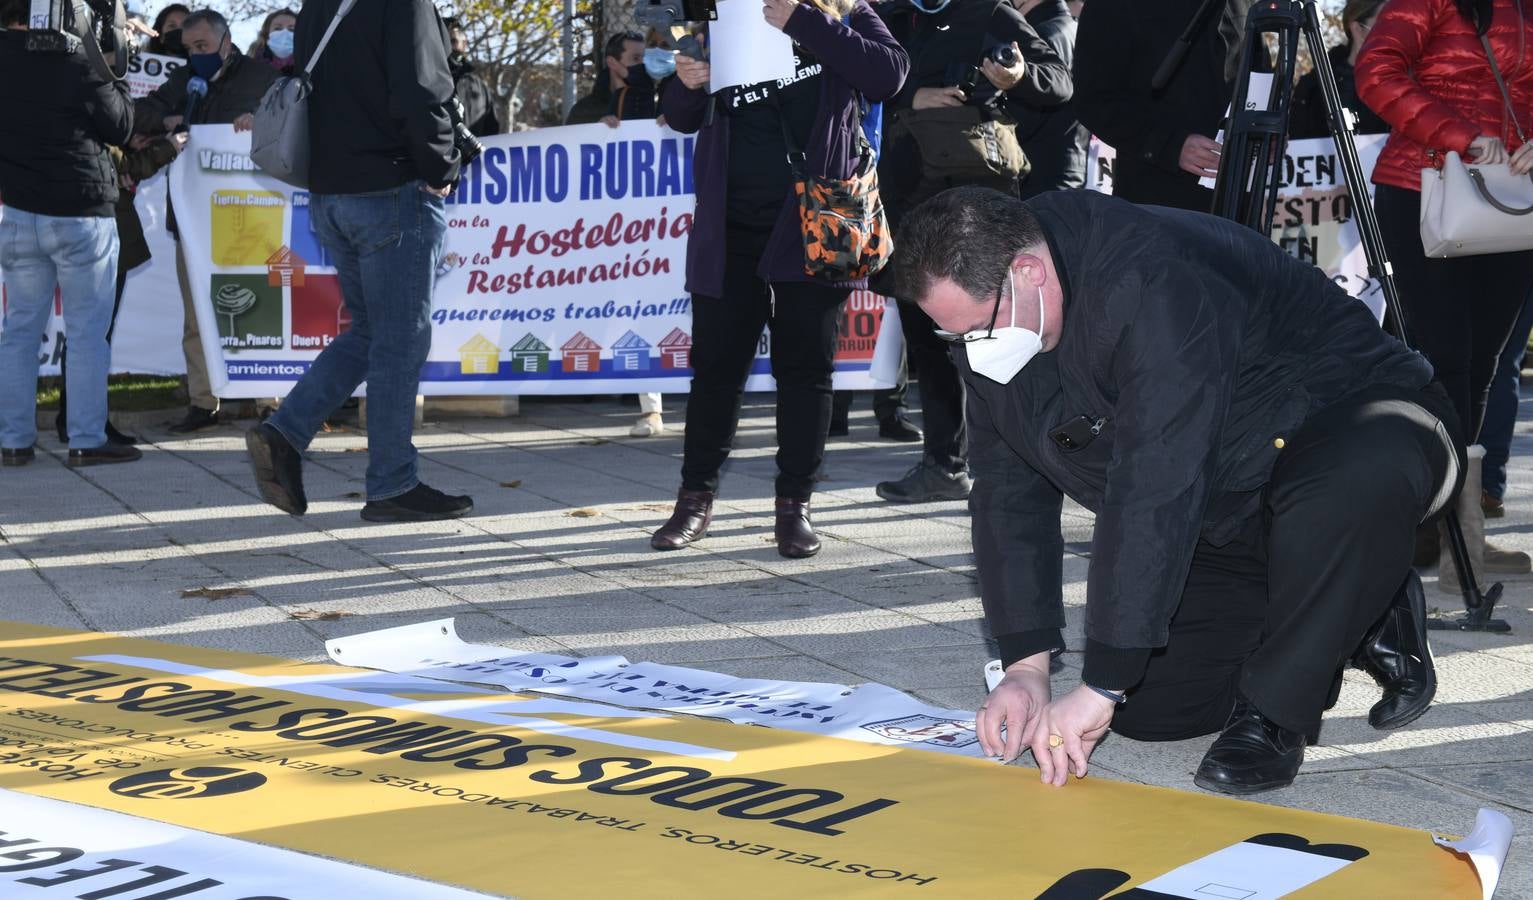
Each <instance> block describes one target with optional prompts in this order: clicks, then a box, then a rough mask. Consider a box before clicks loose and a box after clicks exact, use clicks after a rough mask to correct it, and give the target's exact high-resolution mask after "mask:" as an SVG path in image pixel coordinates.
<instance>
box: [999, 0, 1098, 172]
mask: <svg viewBox="0 0 1533 900" xmlns="http://www.w3.org/2000/svg"><path fill="white" fill-rule="evenodd" d="M1027 24H1029V25H1031V26H1033V30H1035V31H1037V32H1038V36H1039V37H1041V38H1043V40H1044V41H1045V42H1047V43H1048V45H1049V47H1050V48H1052V49H1053V51H1054V53H1055V55H1057V56H1058V57H1059V58H1060V60H1061V61H1063V62H1064V64H1065V68H1067V69H1069V68H1073V67H1074V65H1075V29H1076V26H1075V17H1074V16H1072V15H1070V7H1068V6H1066V5H1065V0H1044V2H1043V3H1040V4H1038V5H1037V6H1035V7H1033V9H1032V11H1031V12H1029V13H1028V14H1027ZM1007 108H1008V109H1010V110H1011V113H1012V115H1013V116H1015V117H1016V120H1017V140H1018V142H1020V143H1021V144H1022V150H1023V151H1024V152H1025V153H1027V161H1028V162H1030V163H1031V164H1032V171H1031V172H1029V173H1028V175H1027V179H1026V180H1024V181H1023V182H1022V198H1023V199H1024V200H1025V199H1027V198H1028V197H1033V196H1037V195H1038V194H1041V193H1043V192H1044V191H1064V190H1070V189H1073V188H1079V187H1085V186H1086V152H1087V150H1088V149H1089V148H1090V146H1091V132H1090V131H1089V130H1087V128H1086V126H1084V125H1082V124H1081V123H1080V120H1079V119H1078V118H1077V117H1076V113H1075V103H1074V102H1073V101H1071V102H1069V103H1062V104H1058V105H1048V106H1046V105H1042V104H1037V103H1031V102H1027V101H1013V102H1010V103H1008V104H1007Z"/></svg>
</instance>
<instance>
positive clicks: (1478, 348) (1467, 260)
mask: <svg viewBox="0 0 1533 900" xmlns="http://www.w3.org/2000/svg"><path fill="white" fill-rule="evenodd" d="M1374 205H1375V206H1376V207H1377V209H1378V214H1379V230H1380V231H1381V232H1383V235H1384V249H1385V250H1386V251H1388V253H1389V261H1390V263H1392V264H1393V266H1394V272H1395V284H1396V285H1398V286H1399V289H1400V303H1401V305H1402V306H1403V307H1404V308H1405V324H1406V328H1407V332H1408V336H1409V338H1410V343H1411V346H1413V347H1415V348H1416V349H1417V350H1420V351H1421V352H1422V354H1423V355H1425V356H1426V358H1427V359H1428V360H1429V361H1431V363H1432V368H1433V369H1434V370H1435V371H1436V372H1437V380H1438V381H1439V382H1441V384H1442V386H1443V387H1444V388H1446V389H1447V391H1448V396H1449V397H1450V398H1451V399H1452V400H1453V406H1454V410H1455V412H1457V413H1458V417H1459V420H1460V421H1461V422H1463V423H1464V426H1465V428H1464V431H1465V437H1466V438H1467V439H1468V440H1469V442H1470V443H1474V442H1475V440H1477V438H1478V436H1479V433H1480V423H1481V421H1482V420H1483V419H1484V417H1485V402H1486V398H1487V396H1488V395H1489V392H1490V382H1491V378H1492V377H1494V376H1495V374H1496V360H1497V359H1498V358H1499V357H1500V355H1501V348H1502V347H1503V346H1504V345H1505V344H1506V339H1507V335H1509V334H1510V333H1511V331H1512V325H1513V324H1514V323H1515V322H1516V321H1517V315H1518V313H1520V312H1521V311H1522V304H1523V301H1524V300H1526V299H1527V297H1528V294H1529V291H1530V290H1533V251H1525V252H1522V253H1493V254H1487V255H1485V256H1459V257H1454V258H1451V259H1430V258H1428V257H1427V256H1426V255H1425V253H1424V252H1423V251H1422V249H1421V229H1420V223H1421V194H1419V193H1417V192H1416V191H1409V190H1404V189H1402V188H1397V187H1391V186H1389V185H1383V184H1381V185H1379V186H1378V188H1377V191H1376V193H1375V195H1374Z"/></svg>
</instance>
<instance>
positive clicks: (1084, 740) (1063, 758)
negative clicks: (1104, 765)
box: [1032, 685, 1117, 786]
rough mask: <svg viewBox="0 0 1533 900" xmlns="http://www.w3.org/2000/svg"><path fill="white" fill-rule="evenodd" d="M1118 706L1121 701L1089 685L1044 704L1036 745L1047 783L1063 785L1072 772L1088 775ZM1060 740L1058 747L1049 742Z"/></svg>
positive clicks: (1037, 755)
mask: <svg viewBox="0 0 1533 900" xmlns="http://www.w3.org/2000/svg"><path fill="white" fill-rule="evenodd" d="M1116 708H1117V704H1115V703H1113V702H1112V701H1111V700H1109V699H1107V698H1106V697H1103V696H1102V695H1100V694H1098V693H1097V692H1096V691H1093V690H1092V689H1091V688H1088V687H1086V686H1085V685H1081V686H1080V687H1078V688H1076V689H1075V690H1073V691H1071V692H1070V693H1068V694H1066V695H1064V696H1063V697H1060V698H1059V699H1058V700H1055V701H1053V702H1052V703H1050V704H1049V705H1048V706H1045V707H1044V708H1043V713H1042V714H1041V715H1040V716H1039V717H1038V727H1037V729H1036V730H1034V731H1033V742H1032V747H1033V759H1034V760H1035V761H1036V762H1037V763H1038V771H1039V772H1040V773H1041V774H1042V776H1043V781H1044V783H1045V784H1052V785H1055V786H1061V785H1063V784H1064V783H1065V781H1066V780H1067V779H1068V776H1069V774H1070V773H1071V772H1074V773H1075V777H1077V778H1085V777H1086V761H1087V760H1088V759H1090V758H1091V751H1093V750H1095V749H1096V746H1097V742H1099V741H1100V740H1102V736H1103V735H1105V734H1107V727H1108V726H1109V725H1111V724H1112V714H1113V710H1114V709H1116ZM1051 738H1052V740H1051ZM1056 741H1057V742H1058V743H1059V746H1058V747H1051V746H1049V745H1050V744H1051V743H1054V742H1056Z"/></svg>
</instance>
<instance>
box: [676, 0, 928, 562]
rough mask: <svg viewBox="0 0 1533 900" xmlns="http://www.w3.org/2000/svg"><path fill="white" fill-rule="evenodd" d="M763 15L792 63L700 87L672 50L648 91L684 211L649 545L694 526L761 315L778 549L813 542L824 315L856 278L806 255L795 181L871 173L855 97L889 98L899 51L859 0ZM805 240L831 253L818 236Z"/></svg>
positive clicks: (792, 4)
mask: <svg viewBox="0 0 1533 900" xmlns="http://www.w3.org/2000/svg"><path fill="white" fill-rule="evenodd" d="M762 15H763V16H764V17H765V19H766V21H767V23H768V24H770V25H771V26H772V27H773V28H777V29H779V30H780V31H782V32H783V33H784V34H786V35H787V36H788V37H790V38H792V39H793V53H794V55H795V57H796V65H795V68H794V72H793V74H792V75H791V76H789V77H787V78H783V79H780V80H775V81H769V82H762V83H759V84H752V85H739V86H735V87H730V88H727V89H725V90H722V91H720V92H719V93H717V94H710V93H709V91H708V87H709V78H710V75H711V70H710V68H709V65H708V63H706V62H700V61H698V60H697V59H696V58H694V57H692V56H688V55H686V54H685V53H679V54H678V55H677V56H676V78H675V79H673V80H671V81H670V82H669V83H668V84H667V85H666V87H665V91H664V93H663V94H662V96H661V111H662V112H664V113H665V117H666V120H667V121H669V122H670V124H671V127H672V128H674V129H676V130H677V131H679V132H682V133H684V134H692V133H698V139H697V150H696V161H695V169H696V173H697V174H696V185H697V212H696V219H695V220H694V221H693V224H692V232H691V236H690V237H689V239H688V241H687V290H688V291H690V292H691V293H692V341H693V346H692V386H691V392H690V394H689V396H688V402H687V425H686V443H685V449H684V454H683V461H682V467H681V491H680V493H679V494H678V495H677V499H676V507H675V510H674V512H673V513H672V515H671V518H670V520H669V521H667V522H666V523H665V525H664V526H663V527H662V528H661V529H660V530H659V531H657V532H655V534H654V536H653V537H652V538H651V540H650V546H652V547H654V548H655V549H657V550H677V549H680V548H682V547H685V546H687V545H689V544H691V543H692V542H693V541H696V540H698V539H700V538H702V537H703V536H704V535H705V534H707V531H708V525H709V522H710V521H711V519H712V516H713V501H714V495H715V492H716V491H717V490H718V485H719V469H720V468H721V467H722V466H723V464H724V461H725V460H726V459H728V457H729V453H730V450H731V449H732V447H733V444H734V438H735V429H736V428H737V427H738V426H739V422H740V400H741V395H742V393H743V391H744V388H745V382H746V379H747V377H748V376H749V375H750V370H751V364H752V361H753V360H754V359H755V356H756V346H757V342H758V341H759V340H760V338H761V330H762V328H763V327H764V326H769V327H770V328H771V329H772V375H773V377H775V378H776V379H777V444H778V450H777V482H776V496H777V502H776V524H775V537H776V540H777V552H778V553H779V554H781V555H782V556H785V557H789V558H804V557H809V556H813V555H815V554H816V553H819V552H820V540H819V538H818V536H816V535H815V532H814V526H813V525H812V524H811V522H810V519H809V500H810V496H811V495H812V493H813V492H814V478H815V473H816V472H817V471H818V470H819V468H820V463H821V461H822V460H823V459H824V457H825V439H826V434H827V431H828V429H829V427H830V412H831V393H832V391H831V376H832V374H833V372H834V368H835V363H834V357H835V347H836V327H837V324H838V323H839V321H840V318H841V308H842V307H843V306H844V305H845V303H846V298H847V297H848V296H849V295H850V294H851V292H852V291H853V290H855V289H857V288H861V287H864V286H865V285H866V284H867V280H866V277H858V276H857V275H851V274H850V273H851V272H853V271H855V268H854V267H852V266H847V267H845V269H844V271H840V272H835V271H832V270H833V269H840V268H842V267H841V266H840V265H835V266H822V265H820V263H821V262H822V258H821V257H820V256H815V257H813V258H811V254H810V245H809V242H807V241H806V235H807V233H806V231H805V230H804V223H803V221H802V220H801V218H800V216H801V210H802V208H803V207H802V206H801V204H800V202H799V200H798V197H797V196H796V189H804V190H805V192H806V193H808V192H809V189H810V188H820V187H822V186H824V185H825V184H826V183H827V182H832V181H834V182H837V183H840V184H846V183H847V182H848V181H849V180H851V179H852V178H853V177H854V176H858V175H862V174H866V175H869V176H871V174H872V172H873V169H872V159H871V153H872V149H871V147H869V146H868V141H867V139H866V137H865V132H864V131H863V125H862V118H863V114H862V108H863V101H864V100H867V101H870V102H873V103H877V102H880V101H883V100H886V99H888V98H890V97H892V96H894V95H895V93H896V92H897V91H898V90H899V87H900V84H901V83H902V82H903V81H904V80H905V73H906V70H907V68H908V66H909V59H908V58H907V57H906V55H905V51H903V50H901V49H900V46H899V44H898V43H896V42H895V40H894V38H892V37H890V36H889V32H888V30H887V29H886V28H885V27H884V24H883V22H881V21H880V20H879V18H878V16H877V15H876V14H875V13H874V12H873V9H872V7H870V6H869V5H868V4H867V2H866V0H812V2H811V0H803V2H800V0H766V2H765V5H764V9H763V12H762ZM859 183H861V182H860V181H859ZM818 250H819V251H821V252H822V253H824V254H827V255H830V256H834V255H835V253H834V250H832V249H830V248H827V247H825V246H824V245H818ZM848 255H850V254H848ZM811 263H814V264H815V266H816V268H815V274H810V271H811V268H810V264H811ZM843 276H849V277H843Z"/></svg>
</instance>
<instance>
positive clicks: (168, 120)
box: [164, 116, 182, 132]
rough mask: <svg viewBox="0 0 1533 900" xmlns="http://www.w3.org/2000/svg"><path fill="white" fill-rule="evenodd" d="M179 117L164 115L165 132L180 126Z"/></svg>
mask: <svg viewBox="0 0 1533 900" xmlns="http://www.w3.org/2000/svg"><path fill="white" fill-rule="evenodd" d="M181 118H182V117H181V116H166V117H165V123H164V124H165V130H166V131H167V132H170V131H175V130H176V129H177V128H180V127H181Z"/></svg>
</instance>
